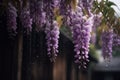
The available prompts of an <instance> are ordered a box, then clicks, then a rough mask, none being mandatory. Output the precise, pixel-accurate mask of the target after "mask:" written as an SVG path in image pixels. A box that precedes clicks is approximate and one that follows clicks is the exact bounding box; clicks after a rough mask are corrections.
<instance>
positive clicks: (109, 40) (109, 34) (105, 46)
mask: <svg viewBox="0 0 120 80" xmlns="http://www.w3.org/2000/svg"><path fill="white" fill-rule="evenodd" d="M101 37H102V55H103V57H104V59H105V60H110V59H111V58H112V47H113V30H112V29H110V30H106V31H104V32H102V36H101Z"/></svg>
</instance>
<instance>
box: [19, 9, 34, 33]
mask: <svg viewBox="0 0 120 80" xmlns="http://www.w3.org/2000/svg"><path fill="white" fill-rule="evenodd" d="M20 21H21V25H22V27H23V28H24V29H25V31H26V33H27V34H29V33H30V32H31V31H32V19H31V18H30V10H29V8H27V7H25V8H23V9H22V11H21V13H20Z"/></svg>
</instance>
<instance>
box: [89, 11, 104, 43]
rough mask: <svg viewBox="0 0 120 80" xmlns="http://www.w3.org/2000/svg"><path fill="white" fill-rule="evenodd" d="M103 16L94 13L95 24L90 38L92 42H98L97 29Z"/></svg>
mask: <svg viewBox="0 0 120 80" xmlns="http://www.w3.org/2000/svg"><path fill="white" fill-rule="evenodd" d="M101 17H102V14H100V13H99V14H94V15H93V20H94V22H93V24H94V25H93V27H92V35H91V40H90V42H91V43H92V44H95V43H96V29H97V27H98V26H99V25H100V23H101Z"/></svg>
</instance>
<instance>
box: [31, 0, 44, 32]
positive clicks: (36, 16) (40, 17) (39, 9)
mask: <svg viewBox="0 0 120 80" xmlns="http://www.w3.org/2000/svg"><path fill="white" fill-rule="evenodd" d="M43 8H44V3H43V0H41V1H37V0H31V2H30V12H31V17H32V19H33V23H35V25H36V31H40V30H41V29H42V28H43V26H44V24H45V23H46V13H45V11H44V9H43Z"/></svg>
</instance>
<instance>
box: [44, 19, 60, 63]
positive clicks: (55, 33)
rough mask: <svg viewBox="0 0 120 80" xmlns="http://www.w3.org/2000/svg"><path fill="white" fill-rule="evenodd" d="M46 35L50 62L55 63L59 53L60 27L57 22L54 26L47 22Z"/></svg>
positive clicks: (54, 22)
mask: <svg viewBox="0 0 120 80" xmlns="http://www.w3.org/2000/svg"><path fill="white" fill-rule="evenodd" d="M45 33H46V40H47V51H48V56H49V57H50V60H51V61H52V62H54V61H55V59H56V56H57V53H58V39H59V27H58V24H57V22H56V21H53V24H51V23H50V22H47V24H46V28H45Z"/></svg>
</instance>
